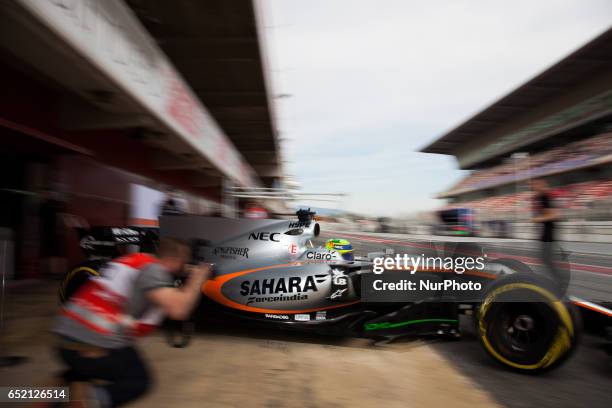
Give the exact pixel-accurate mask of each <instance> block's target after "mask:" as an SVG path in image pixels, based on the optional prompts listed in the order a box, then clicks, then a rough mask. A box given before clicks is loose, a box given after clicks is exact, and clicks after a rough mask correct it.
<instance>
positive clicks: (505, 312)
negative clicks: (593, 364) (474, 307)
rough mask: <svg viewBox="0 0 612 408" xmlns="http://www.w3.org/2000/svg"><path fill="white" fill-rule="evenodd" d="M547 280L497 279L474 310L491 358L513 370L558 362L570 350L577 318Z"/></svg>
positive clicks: (527, 370) (546, 366)
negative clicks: (476, 309) (476, 310)
mask: <svg viewBox="0 0 612 408" xmlns="http://www.w3.org/2000/svg"><path fill="white" fill-rule="evenodd" d="M555 292H556V291H555V290H554V289H553V288H552V285H551V283H550V282H548V281H547V280H541V279H535V278H533V277H525V276H520V275H518V276H516V275H515V276H509V277H505V278H501V279H499V281H496V282H495V284H493V285H492V286H491V288H489V290H488V293H487V294H486V296H485V298H484V300H483V302H482V304H481V305H480V307H479V309H478V314H477V334H478V338H479V340H480V342H481V344H482V346H483V347H484V349H485V350H486V351H487V353H488V354H489V355H490V356H491V357H493V359H494V360H496V361H497V362H499V363H501V364H503V365H504V366H506V367H509V368H511V369H514V370H518V371H521V372H525V373H538V372H543V371H547V370H550V369H552V368H554V367H558V366H559V365H560V364H561V363H563V362H564V361H565V360H566V359H567V358H568V357H569V356H570V355H571V353H572V352H573V351H574V349H575V347H576V344H577V341H578V335H579V332H580V320H579V316H578V313H577V312H576V310H575V309H574V306H573V305H572V304H571V303H569V302H565V301H563V300H561V299H559V297H558V296H557V295H556V294H555Z"/></svg>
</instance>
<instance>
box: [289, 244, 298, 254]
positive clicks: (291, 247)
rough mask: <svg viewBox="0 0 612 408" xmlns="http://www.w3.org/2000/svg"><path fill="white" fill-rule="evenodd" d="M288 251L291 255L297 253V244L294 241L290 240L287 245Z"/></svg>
mask: <svg viewBox="0 0 612 408" xmlns="http://www.w3.org/2000/svg"><path fill="white" fill-rule="evenodd" d="M289 253H290V254H291V255H297V253H298V246H297V244H296V243H293V242H292V243H291V244H290V245H289Z"/></svg>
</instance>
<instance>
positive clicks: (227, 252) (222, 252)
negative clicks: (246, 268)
mask: <svg viewBox="0 0 612 408" xmlns="http://www.w3.org/2000/svg"><path fill="white" fill-rule="evenodd" d="M213 254H215V255H217V256H220V257H222V258H229V259H236V257H238V256H240V257H242V258H248V257H249V248H237V247H216V248H215V249H214V250H213Z"/></svg>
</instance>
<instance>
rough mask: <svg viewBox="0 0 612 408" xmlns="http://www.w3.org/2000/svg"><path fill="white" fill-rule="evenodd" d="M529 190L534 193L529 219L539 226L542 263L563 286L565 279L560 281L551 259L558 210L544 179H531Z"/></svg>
mask: <svg viewBox="0 0 612 408" xmlns="http://www.w3.org/2000/svg"><path fill="white" fill-rule="evenodd" d="M530 187H531V190H532V191H533V192H534V198H533V199H534V202H533V213H534V217H533V218H532V219H531V221H532V222H533V223H536V224H539V225H540V243H541V256H542V263H543V265H544V266H545V267H546V269H548V272H549V273H550V274H551V275H552V276H553V277H554V278H555V279H556V280H557V282H559V283H560V284H562V285H563V284H564V283H566V282H564V281H565V279H561V277H560V276H558V275H559V274H558V273H557V270H556V268H555V263H554V259H553V251H554V242H555V223H556V222H557V221H558V220H559V216H560V214H559V210H558V209H557V208H555V206H554V204H553V198H552V195H551V194H550V189H549V187H548V183H547V182H546V180H544V179H533V180H531V183H530Z"/></svg>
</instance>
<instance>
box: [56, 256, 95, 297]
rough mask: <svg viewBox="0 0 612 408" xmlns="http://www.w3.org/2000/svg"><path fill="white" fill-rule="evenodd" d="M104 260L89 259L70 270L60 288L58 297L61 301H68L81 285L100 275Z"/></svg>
mask: <svg viewBox="0 0 612 408" xmlns="http://www.w3.org/2000/svg"><path fill="white" fill-rule="evenodd" d="M103 263H104V262H101V261H87V262H84V263H82V264H79V265H77V266H75V267H74V268H72V269H71V270H70V271H68V272H67V273H66V274H65V275H64V277H63V278H62V281H61V282H60V287H59V289H58V293H57V294H58V297H59V300H60V303H64V302H66V301H67V300H68V299H70V297H72V295H74V293H75V292H76V291H77V290H78V289H79V288H80V287H81V286H83V284H84V283H85V282H87V281H88V280H89V278H91V277H93V276H98V275H99V272H98V271H99V269H100V267H101V266H102V264H103Z"/></svg>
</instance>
